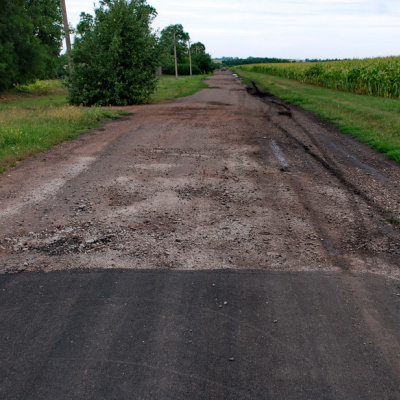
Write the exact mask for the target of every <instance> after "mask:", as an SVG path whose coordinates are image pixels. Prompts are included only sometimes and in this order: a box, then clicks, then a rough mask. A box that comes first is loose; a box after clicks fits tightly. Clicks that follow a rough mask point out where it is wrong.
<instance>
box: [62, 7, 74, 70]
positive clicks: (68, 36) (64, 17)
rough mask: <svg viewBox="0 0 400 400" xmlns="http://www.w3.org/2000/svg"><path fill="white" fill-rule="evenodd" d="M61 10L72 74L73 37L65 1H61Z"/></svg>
mask: <svg viewBox="0 0 400 400" xmlns="http://www.w3.org/2000/svg"><path fill="white" fill-rule="evenodd" d="M61 10H62V16H63V22H64V31H65V43H66V45H67V55H68V67H69V72H70V73H71V72H72V61H71V50H72V46H71V37H70V34H69V24H68V16H67V7H66V6H65V0H61Z"/></svg>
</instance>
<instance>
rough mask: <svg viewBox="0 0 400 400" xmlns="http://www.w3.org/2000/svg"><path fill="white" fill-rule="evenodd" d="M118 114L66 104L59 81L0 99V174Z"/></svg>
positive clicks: (37, 84)
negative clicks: (19, 162)
mask: <svg viewBox="0 0 400 400" xmlns="http://www.w3.org/2000/svg"><path fill="white" fill-rule="evenodd" d="M119 115H120V112H119V111H116V110H111V109H104V108H98V107H94V108H83V107H74V106H70V105H68V103H67V92H66V89H65V88H63V86H62V85H61V84H60V82H58V81H53V82H52V81H46V84H44V83H43V82H37V83H35V84H32V85H25V86H23V87H18V88H17V89H16V90H13V91H9V92H6V93H3V94H2V95H1V97H0V173H1V172H3V171H5V170H6V169H8V168H10V167H13V166H15V164H16V163H17V162H18V161H21V160H24V159H26V158H27V157H30V156H32V155H34V154H37V153H39V152H41V151H44V150H47V149H49V148H50V147H52V146H55V145H57V144H60V143H62V142H64V141H65V140H70V139H74V138H76V137H77V136H79V135H80V134H82V133H84V132H87V131H88V130H89V129H91V128H93V127H95V126H99V125H100V123H101V121H103V120H104V119H105V118H116V117H118V116H119Z"/></svg>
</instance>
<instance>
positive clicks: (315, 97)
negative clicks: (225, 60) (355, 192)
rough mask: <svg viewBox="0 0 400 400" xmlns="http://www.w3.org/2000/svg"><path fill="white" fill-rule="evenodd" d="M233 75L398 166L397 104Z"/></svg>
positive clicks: (246, 74) (258, 76)
mask: <svg viewBox="0 0 400 400" xmlns="http://www.w3.org/2000/svg"><path fill="white" fill-rule="evenodd" d="M235 72H236V73H237V74H238V75H240V76H241V77H242V78H244V79H245V82H249V81H250V80H254V81H256V82H257V84H258V85H259V86H260V87H262V88H264V89H265V90H267V91H269V92H270V93H272V94H274V95H276V96H278V97H279V98H281V99H282V100H284V101H286V102H288V103H292V104H296V105H298V106H300V107H302V108H304V109H306V110H309V111H312V112H314V113H315V114H317V115H319V116H320V117H322V118H324V119H326V120H328V121H330V122H332V123H333V124H335V125H336V126H337V127H338V129H339V130H341V131H342V132H344V133H349V134H351V135H352V136H354V137H356V138H357V139H358V140H360V141H361V142H364V143H367V144H368V145H370V146H371V147H372V148H374V149H376V150H377V151H379V152H382V153H386V154H387V156H388V158H390V159H393V160H396V161H397V162H399V163H400V101H399V100H395V99H385V98H380V97H374V96H365V95H357V94H352V93H345V92H338V91H336V90H332V89H325V88H321V87H318V86H312V85H307V84H304V83H301V82H298V81H294V80H290V79H286V78H280V77H276V76H271V75H265V74H261V73H256V72H249V71H245V70H243V69H240V68H235Z"/></svg>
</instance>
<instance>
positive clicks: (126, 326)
mask: <svg viewBox="0 0 400 400" xmlns="http://www.w3.org/2000/svg"><path fill="white" fill-rule="evenodd" d="M349 280H350V281H351V280H353V281H352V282H353V283H356V285H355V286H357V285H362V286H363V287H364V288H365V290H366V292H368V293H369V294H370V296H369V304H373V307H374V309H375V311H377V312H378V313H381V315H382V316H383V321H384V324H385V327H384V328H385V330H383V331H384V332H397V337H396V338H395V339H396V340H397V341H398V340H399V336H400V333H399V332H400V313H399V311H400V298H399V297H398V296H397V294H398V292H399V291H400V289H399V282H396V281H393V280H389V279H387V278H384V277H379V276H374V275H362V276H352V277H350V278H349V277H344V275H343V274H335V273H332V272H329V273H328V272H321V273H316V272H306V273H304V272H290V273H283V272H276V273H275V272H264V271H250V272H241V271H230V270H221V271H194V272H190V271H164V270H159V271H154V270H153V271H149V270H144V271H143V270H142V271H140V270H134V271H132V270H129V271H128V270H112V271H111V270H106V271H104V270H103V271H90V272H80V271H72V272H71V271H70V272H54V273H47V274H45V273H34V274H19V275H1V276H0V304H1V309H0V335H1V336H0V398H2V399H41V400H45V399H52V400H53V399H174V400H176V399H400V389H399V388H400V381H399V376H398V375H397V373H396V370H395V369H394V368H393V365H391V364H390V357H389V358H388V354H387V351H386V350H387V349H386V350H385V348H383V347H382V338H380V339H379V338H378V336H379V331H380V330H379V329H378V330H377V329H376V328H373V327H371V322H370V321H369V322H368V321H367V320H366V318H365V313H363V312H362V309H361V308H362V305H361V306H360V303H359V302H358V300H357V293H356V292H357V291H354V290H351V289H350V287H351V286H353V287H354V285H353V284H350V285H349ZM377 335H378V336H377ZM397 372H398V371H397Z"/></svg>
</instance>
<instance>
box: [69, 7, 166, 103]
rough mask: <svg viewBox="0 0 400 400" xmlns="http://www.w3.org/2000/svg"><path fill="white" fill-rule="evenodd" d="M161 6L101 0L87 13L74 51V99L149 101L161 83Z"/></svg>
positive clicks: (71, 86) (76, 100)
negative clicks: (155, 26) (157, 28)
mask: <svg viewBox="0 0 400 400" xmlns="http://www.w3.org/2000/svg"><path fill="white" fill-rule="evenodd" d="M155 16H156V10H155V9H154V8H153V7H151V6H149V5H148V4H147V3H146V0H101V1H100V6H99V8H97V9H96V10H95V15H94V17H93V16H91V15H90V14H84V13H82V14H81V21H80V23H79V24H78V27H77V33H78V35H77V38H76V39H75V42H74V48H73V51H72V61H73V67H74V71H73V73H72V79H71V81H70V84H69V85H70V87H69V100H70V102H71V103H72V104H83V105H111V104H115V105H128V104H140V103H144V102H146V101H148V99H149V96H150V95H151V94H152V93H153V91H154V89H155V87H156V83H157V66H158V65H159V62H158V56H157V48H156V36H155V34H154V33H153V32H152V30H151V28H150V23H151V21H152V20H153V19H154V17H155Z"/></svg>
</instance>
